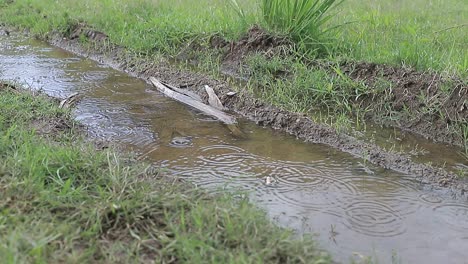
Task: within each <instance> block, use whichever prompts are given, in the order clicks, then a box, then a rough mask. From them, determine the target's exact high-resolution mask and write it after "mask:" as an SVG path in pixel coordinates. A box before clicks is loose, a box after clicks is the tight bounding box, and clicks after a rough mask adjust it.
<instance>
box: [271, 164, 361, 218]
mask: <svg viewBox="0 0 468 264" xmlns="http://www.w3.org/2000/svg"><path fill="white" fill-rule="evenodd" d="M315 165H317V164H314V165H306V164H304V163H290V162H278V163H271V164H270V165H269V168H270V171H269V172H266V175H268V176H272V177H274V178H275V179H276V180H277V181H278V183H277V184H276V185H275V196H276V198H277V199H278V200H279V201H282V203H284V204H287V205H294V206H296V207H300V208H305V209H309V210H317V211H327V212H330V213H332V214H339V211H340V210H341V209H340V207H341V204H342V203H343V201H344V200H346V199H349V197H353V196H357V195H358V193H359V191H358V189H356V187H355V186H354V185H353V183H352V182H350V181H346V180H342V179H340V175H339V173H336V174H335V173H334V174H333V175H330V173H329V172H326V171H325V170H322V169H320V168H319V166H315Z"/></svg>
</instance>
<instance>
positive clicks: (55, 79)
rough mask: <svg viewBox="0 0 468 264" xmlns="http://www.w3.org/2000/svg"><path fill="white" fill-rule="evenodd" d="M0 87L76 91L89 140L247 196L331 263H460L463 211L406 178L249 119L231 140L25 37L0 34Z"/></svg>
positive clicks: (115, 75)
mask: <svg viewBox="0 0 468 264" xmlns="http://www.w3.org/2000/svg"><path fill="white" fill-rule="evenodd" d="M0 79H2V80H16V81H19V82H21V83H25V84H28V85H30V87H31V88H32V89H42V90H44V91H45V92H46V93H48V94H51V95H54V96H58V97H62V98H64V97H67V96H68V95H69V94H72V93H74V92H80V93H82V94H83V95H84V98H83V99H82V100H81V102H80V103H79V104H78V106H77V109H76V111H75V114H76V118H77V119H78V120H80V121H81V122H83V123H85V124H87V125H88V126H89V130H90V133H92V134H94V135H95V136H97V137H100V138H104V139H107V140H110V141H113V142H117V143H119V144H123V145H124V146H127V147H128V148H130V149H132V150H134V151H137V152H138V153H140V154H141V155H142V157H145V158H147V159H148V160H150V161H153V162H155V163H156V164H158V165H161V166H162V167H164V168H165V170H167V171H168V172H169V173H171V174H173V175H176V176H177V177H181V178H184V179H188V180H190V181H192V182H194V183H195V184H197V185H199V186H202V187H204V188H208V189H210V190H212V191H213V192H219V191H228V190H242V191H246V192H247V193H248V195H249V196H250V197H251V199H252V200H253V201H255V202H256V203H258V204H259V206H261V207H263V208H265V209H266V211H267V212H268V214H269V215H270V216H271V218H272V219H274V220H275V221H277V222H278V223H279V224H280V225H283V226H287V227H291V228H294V229H295V230H297V231H298V232H300V233H313V234H316V238H317V240H318V242H319V244H320V246H321V247H322V248H324V249H326V250H328V251H330V252H331V253H332V254H333V255H334V257H335V258H336V259H337V260H339V261H343V262H349V260H350V258H351V257H353V256H354V258H355V259H359V258H360V257H359V256H360V255H367V256H372V257H373V258H374V259H377V260H379V263H390V262H392V261H397V262H399V261H401V262H403V263H468V203H466V202H462V201H455V200H451V198H450V197H449V196H447V195H445V194H444V193H442V192H436V191H429V190H426V188H424V186H422V185H421V184H419V183H418V182H414V181H413V180H412V177H411V176H410V175H403V174H399V173H396V172H392V171H388V170H384V169H381V168H378V167H374V166H372V165H369V164H365V163H364V162H363V161H362V160H358V159H355V158H353V157H351V156H349V155H347V154H344V153H341V152H339V151H335V150H333V149H330V148H328V147H325V146H322V145H313V144H304V143H302V142H300V141H298V140H296V139H295V138H292V137H290V136H287V135H284V134H282V133H278V132H275V131H272V130H270V129H266V128H260V127H257V126H255V125H254V124H252V123H250V122H245V121H241V124H240V126H241V129H242V130H243V131H244V132H245V133H246V135H247V136H246V137H244V138H237V137H235V136H233V135H231V133H230V132H229V130H228V129H227V128H226V127H225V126H224V125H222V124H220V123H218V122H216V121H214V120H212V119H211V118H209V117H206V116H204V115H202V114H200V113H198V112H197V111H194V110H192V109H189V108H187V107H185V106H183V105H180V104H178V103H175V102H173V101H172V100H170V99H167V98H165V97H163V96H162V95H161V94H159V93H158V92H155V91H154V90H153V89H152V88H151V87H150V86H148V85H147V84H146V83H144V82H142V81H141V80H138V79H135V78H132V77H129V76H128V75H126V74H124V73H121V72H117V71H115V70H112V69H110V68H108V67H106V66H103V65H99V64H97V63H95V62H93V61H90V60H87V59H83V58H80V57H77V56H75V55H72V54H70V53H68V52H65V51H63V50H60V49H57V48H54V47H51V46H49V45H47V44H44V43H42V42H38V41H35V40H30V39H24V38H17V37H8V38H7V37H2V36H0ZM440 155H445V153H440ZM267 176H269V177H272V179H273V182H272V183H271V184H265V180H264V179H265V177H267Z"/></svg>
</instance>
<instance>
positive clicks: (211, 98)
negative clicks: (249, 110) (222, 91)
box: [205, 85, 224, 110]
mask: <svg viewBox="0 0 468 264" xmlns="http://www.w3.org/2000/svg"><path fill="white" fill-rule="evenodd" d="M205 91H206V93H207V94H208V103H209V104H210V105H211V106H212V107H214V108H218V109H219V110H224V106H223V103H221V100H219V98H218V96H217V95H216V93H215V91H214V90H213V88H211V87H209V86H208V85H205Z"/></svg>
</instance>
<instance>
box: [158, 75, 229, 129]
mask: <svg viewBox="0 0 468 264" xmlns="http://www.w3.org/2000/svg"><path fill="white" fill-rule="evenodd" d="M150 82H151V83H152V84H153V85H154V86H155V87H156V88H158V90H159V91H161V92H162V93H163V94H165V95H166V96H168V97H170V98H172V99H174V100H177V101H179V102H181V103H184V104H186V105H189V106H191V107H193V108H196V109H198V110H200V111H202V112H203V113H205V114H207V115H210V116H213V117H216V118H217V119H219V120H220V121H222V122H224V123H226V124H228V125H230V124H236V123H237V121H236V118H234V117H233V116H231V115H228V114H226V113H224V112H223V111H220V110H218V109H216V108H214V107H211V106H209V105H206V104H204V103H202V102H199V101H197V100H194V99H193V98H191V97H190V96H187V95H184V94H181V93H179V92H177V91H175V90H172V89H170V88H169V87H167V86H166V85H164V84H162V83H161V82H160V81H159V80H158V79H156V78H154V77H150Z"/></svg>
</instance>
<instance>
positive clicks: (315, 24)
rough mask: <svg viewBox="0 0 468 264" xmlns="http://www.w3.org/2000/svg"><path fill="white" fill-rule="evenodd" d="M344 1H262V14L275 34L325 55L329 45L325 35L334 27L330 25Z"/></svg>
mask: <svg viewBox="0 0 468 264" xmlns="http://www.w3.org/2000/svg"><path fill="white" fill-rule="evenodd" d="M342 2H343V1H336V0H262V1H261V7H262V14H263V19H264V20H265V22H266V24H267V25H268V26H269V27H270V28H271V29H273V30H274V31H277V32H280V33H283V34H286V35H288V36H290V37H291V38H292V39H293V40H296V41H298V42H299V43H300V44H303V45H305V46H306V47H307V48H312V49H314V50H318V51H321V50H323V47H324V45H325V43H326V42H327V40H326V38H325V34H326V33H327V32H328V31H330V30H331V29H332V28H333V27H328V28H326V27H325V26H326V23H327V22H328V21H329V20H330V19H331V18H332V17H333V14H330V11H331V10H333V9H334V8H335V7H336V6H337V5H339V4H341V3H342Z"/></svg>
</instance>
